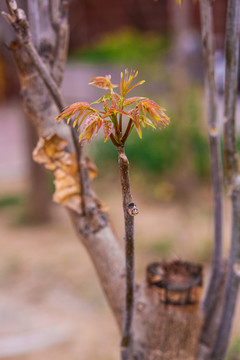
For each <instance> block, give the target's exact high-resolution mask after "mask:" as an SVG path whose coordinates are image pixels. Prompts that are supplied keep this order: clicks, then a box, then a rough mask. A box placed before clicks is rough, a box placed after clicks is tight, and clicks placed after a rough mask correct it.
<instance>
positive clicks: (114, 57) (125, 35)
mask: <svg viewBox="0 0 240 360" xmlns="http://www.w3.org/2000/svg"><path fill="white" fill-rule="evenodd" d="M168 46H169V41H168V39H167V38H166V37H163V36H159V35H156V34H153V33H144V34H143V33H140V32H138V31H137V30H135V29H129V28H126V29H122V30H120V31H118V32H116V33H109V34H106V35H104V36H103V37H102V38H101V39H99V40H98V42H97V44H93V45H92V46H88V47H85V48H83V49H79V50H75V51H74V52H72V53H71V54H70V59H72V60H78V61H84V62H90V63H111V64H113V63H115V64H121V63H129V64H131V63H133V64H138V63H142V62H149V61H152V60H156V58H157V57H158V56H159V54H162V53H163V52H164V51H165V50H166V49H167V48H168Z"/></svg>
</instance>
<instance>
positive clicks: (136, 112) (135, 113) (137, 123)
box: [129, 106, 142, 139]
mask: <svg viewBox="0 0 240 360" xmlns="http://www.w3.org/2000/svg"><path fill="white" fill-rule="evenodd" d="M129 115H130V117H131V119H132V121H133V124H134V126H135V128H136V130H137V133H138V136H139V137H140V139H141V138H142V130H141V126H140V119H139V108H138V106H136V107H135V108H134V109H132V110H130V111H129Z"/></svg>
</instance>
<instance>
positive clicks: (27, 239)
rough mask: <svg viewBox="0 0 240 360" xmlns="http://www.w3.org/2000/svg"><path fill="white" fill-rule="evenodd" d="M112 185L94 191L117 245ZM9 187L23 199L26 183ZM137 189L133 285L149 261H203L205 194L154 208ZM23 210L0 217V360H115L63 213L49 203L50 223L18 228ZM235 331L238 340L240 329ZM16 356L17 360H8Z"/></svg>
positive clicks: (108, 317)
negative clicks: (103, 204) (107, 215)
mask: <svg viewBox="0 0 240 360" xmlns="http://www.w3.org/2000/svg"><path fill="white" fill-rule="evenodd" d="M118 185H119V184H117V183H116V184H115V185H114V186H113V187H112V189H111V191H110V192H109V190H106V187H105V186H104V184H103V183H102V182H101V181H99V182H97V183H96V188H97V191H98V192H99V193H100V194H101V197H102V198H103V199H104V201H105V202H106V203H107V204H108V205H109V211H110V213H111V215H112V218H113V221H114V224H115V227H116V230H117V232H118V233H119V241H120V242H122V236H123V234H122V215H121V201H120V200H121V199H120V196H119V193H118ZM4 187H5V189H4ZM12 187H13V188H14V191H15V192H16V191H17V190H18V191H20V192H24V189H25V187H26V181H25V182H18V184H15V185H14V184H10V183H8V184H5V185H4V186H2V189H1V190H4V193H7V192H8V191H9V189H10V188H12ZM140 190H141V189H137V191H135V201H136V202H137V204H138V207H139V209H140V214H139V215H138V217H136V268H137V269H136V272H137V280H138V281H141V280H142V279H143V278H144V276H145V275H144V273H145V267H146V265H147V264H148V263H149V262H151V261H155V260H159V259H163V258H168V259H174V258H181V259H184V260H185V259H186V260H192V261H196V262H199V261H201V260H204V261H206V260H208V259H209V255H210V239H211V216H210V206H211V200H210V199H211V197H210V193H209V190H208V189H207V188H203V189H199V193H198V194H197V195H196V196H195V197H193V199H192V200H191V201H190V202H189V201H188V202H180V203H177V202H171V203H152V202H151V201H148V200H147V199H146V198H145V197H144V195H143V194H141V191H140ZM119 204H120V205H119ZM21 211H22V210H21V207H10V208H8V209H6V210H5V211H4V212H3V211H2V210H1V212H0V215H1V216H0V227H1V238H0V247H1V254H0V286H1V292H0V315H1V318H2V319H3V320H1V327H0V334H1V337H0V357H2V358H4V354H5V357H7V355H11V357H10V358H11V359H16V360H30V359H31V360H32V359H33V360H35V359H36V360H38V359H42V358H44V359H46V360H48V359H49V360H50V359H51V360H54V359H58V360H59V359H60V360H61V359H66V357H67V358H68V359H69V360H75V359H76V360H77V359H81V360H87V359H91V358H95V359H97V360H101V359H104V360H108V359H109V360H113V359H116V358H117V356H118V345H119V336H118V330H117V327H116V325H115V322H114V319H113V317H112V314H111V312H110V310H109V309H108V306H107V304H106V301H105V300H104V297H103V294H102V291H101V288H100V286H99V284H98V281H97V278H96V275H95V273H94V270H93V267H92V264H91V263H90V260H89V259H88V257H87V254H86V252H85V249H84V248H83V246H82V245H81V244H79V242H78V241H77V239H76V236H75V234H74V232H73V229H72V227H71V223H70V220H69V218H68V216H67V214H66V212H65V211H64V209H62V208H61V207H60V206H58V205H55V204H53V205H52V208H51V213H52V221H51V222H50V223H48V224H45V225H41V226H40V225H39V226H26V225H24V224H20V223H19V222H18V220H19V215H20V214H21ZM205 274H207V266H206V272H205ZM238 313H239V309H238ZM236 317H237V316H236ZM234 332H235V334H237V333H238V334H239V324H236V325H235V329H234ZM30 334H31V337H29V335H30ZM14 351H15V352H16V353H17V354H18V355H15V356H13V355H14Z"/></svg>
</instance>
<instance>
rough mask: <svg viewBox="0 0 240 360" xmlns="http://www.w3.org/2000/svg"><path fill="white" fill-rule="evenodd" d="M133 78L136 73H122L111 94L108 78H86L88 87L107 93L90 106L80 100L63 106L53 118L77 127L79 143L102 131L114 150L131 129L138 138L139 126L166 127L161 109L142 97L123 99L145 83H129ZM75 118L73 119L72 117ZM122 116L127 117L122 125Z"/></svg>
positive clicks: (113, 85)
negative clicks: (96, 106) (117, 89)
mask: <svg viewBox="0 0 240 360" xmlns="http://www.w3.org/2000/svg"><path fill="white" fill-rule="evenodd" d="M137 75H138V72H136V71H130V72H129V71H128V70H125V73H124V74H123V73H121V79H120V93H117V92H115V91H114V89H115V88H116V87H118V85H115V84H113V83H112V82H111V76H110V75H106V76H97V77H94V78H92V79H90V83H89V84H90V85H94V86H96V87H98V88H100V89H102V90H107V91H108V93H107V94H105V95H104V96H102V97H101V98H100V99H98V100H97V101H95V102H93V103H91V104H89V103H88V102H83V101H82V102H77V103H74V104H72V105H69V106H67V107H66V108H65V109H64V110H63V112H62V113H61V114H59V115H58V116H57V117H56V120H58V121H61V120H63V119H65V120H66V121H67V123H69V122H70V121H71V122H72V126H73V127H76V126H77V129H78V131H79V132H80V135H79V141H82V142H84V141H88V142H90V141H91V140H92V138H93V136H94V135H97V134H98V132H99V130H100V128H102V129H103V131H104V134H105V139H104V141H105V142H106V141H107V140H108V139H109V138H110V139H111V141H112V143H113V144H114V145H115V146H116V147H119V146H121V145H123V144H125V142H126V140H127V138H128V136H129V135H130V133H131V131H132V129H134V128H135V130H136V131H137V133H138V135H139V137H140V138H141V137H142V129H141V128H142V127H146V126H150V127H152V128H154V129H156V128H159V129H162V128H164V127H165V126H167V125H168V124H169V118H168V116H167V115H166V114H165V113H164V110H165V109H164V108H162V107H161V106H159V105H158V104H156V103H155V102H154V101H153V100H150V99H148V98H145V97H139V96H135V97H127V95H128V93H129V92H130V91H131V90H133V89H134V88H135V87H136V86H139V85H142V84H143V83H144V82H145V81H144V80H143V81H139V82H138V83H135V84H133V80H134V79H135V78H136V77H137ZM97 103H102V104H103V109H102V111H98V110H96V109H95V108H93V107H92V105H93V104H97ZM130 106H132V108H131V109H130V110H128V109H125V108H129V107H130ZM75 115H77V116H76V117H75ZM74 117H75V119H74V120H73V118H74ZM125 117H126V118H127V121H126V122H125Z"/></svg>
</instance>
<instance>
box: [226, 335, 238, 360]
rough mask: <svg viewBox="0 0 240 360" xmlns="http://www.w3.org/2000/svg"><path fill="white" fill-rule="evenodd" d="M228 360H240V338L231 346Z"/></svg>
mask: <svg viewBox="0 0 240 360" xmlns="http://www.w3.org/2000/svg"><path fill="white" fill-rule="evenodd" d="M226 360H240V336H238V337H237V338H235V340H234V341H233V343H232V344H231V346H230V348H229V350H228V353H227V356H226Z"/></svg>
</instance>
